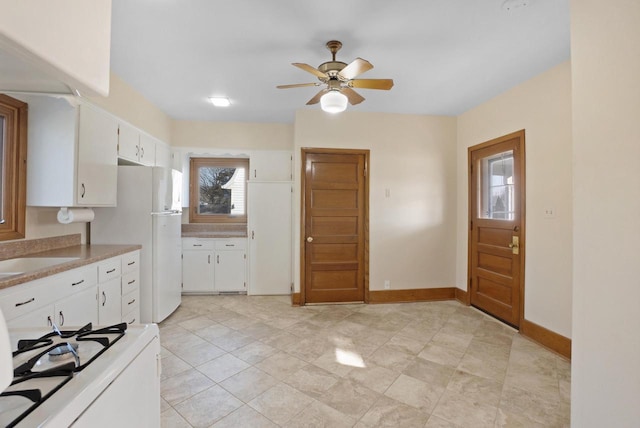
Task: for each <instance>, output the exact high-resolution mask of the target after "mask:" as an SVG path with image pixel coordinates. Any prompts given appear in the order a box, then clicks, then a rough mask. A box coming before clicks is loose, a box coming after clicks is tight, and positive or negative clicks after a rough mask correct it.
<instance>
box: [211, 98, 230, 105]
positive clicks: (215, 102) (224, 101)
mask: <svg viewBox="0 0 640 428" xmlns="http://www.w3.org/2000/svg"><path fill="white" fill-rule="evenodd" d="M209 101H211V104H213V105H214V106H216V107H229V106H230V105H231V101H229V98H227V97H209Z"/></svg>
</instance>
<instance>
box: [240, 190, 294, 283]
mask: <svg viewBox="0 0 640 428" xmlns="http://www.w3.org/2000/svg"><path fill="white" fill-rule="evenodd" d="M248 192H249V195H248V196H249V204H248V205H249V210H250V211H249V248H250V253H249V254H250V257H249V263H250V268H249V288H248V290H247V292H248V293H249V294H261V295H265V294H289V293H291V259H292V257H291V255H292V252H291V184H290V183H249V186H248Z"/></svg>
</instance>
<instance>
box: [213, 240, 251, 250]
mask: <svg viewBox="0 0 640 428" xmlns="http://www.w3.org/2000/svg"><path fill="white" fill-rule="evenodd" d="M245 248H247V240H246V239H216V250H244V249H245Z"/></svg>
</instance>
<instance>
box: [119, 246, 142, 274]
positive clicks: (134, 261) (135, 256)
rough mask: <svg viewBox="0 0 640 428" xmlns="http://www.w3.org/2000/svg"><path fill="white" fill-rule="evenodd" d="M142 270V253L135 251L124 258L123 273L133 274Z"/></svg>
mask: <svg viewBox="0 0 640 428" xmlns="http://www.w3.org/2000/svg"><path fill="white" fill-rule="evenodd" d="M139 269H140V251H134V252H132V253H127V254H124V255H123V256H122V273H123V274H125V273H128V272H133V271H136V270H139Z"/></svg>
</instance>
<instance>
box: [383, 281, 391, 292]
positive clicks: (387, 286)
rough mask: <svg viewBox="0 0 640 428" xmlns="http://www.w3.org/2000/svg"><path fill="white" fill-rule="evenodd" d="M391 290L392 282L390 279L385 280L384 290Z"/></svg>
mask: <svg viewBox="0 0 640 428" xmlns="http://www.w3.org/2000/svg"><path fill="white" fill-rule="evenodd" d="M390 288H391V281H389V280H388V279H385V280H384V289H385V290H388V289H390Z"/></svg>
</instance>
